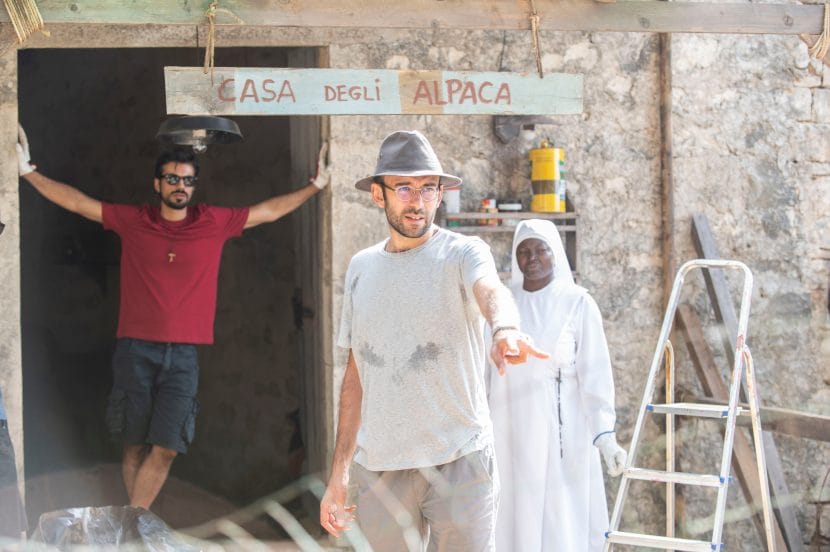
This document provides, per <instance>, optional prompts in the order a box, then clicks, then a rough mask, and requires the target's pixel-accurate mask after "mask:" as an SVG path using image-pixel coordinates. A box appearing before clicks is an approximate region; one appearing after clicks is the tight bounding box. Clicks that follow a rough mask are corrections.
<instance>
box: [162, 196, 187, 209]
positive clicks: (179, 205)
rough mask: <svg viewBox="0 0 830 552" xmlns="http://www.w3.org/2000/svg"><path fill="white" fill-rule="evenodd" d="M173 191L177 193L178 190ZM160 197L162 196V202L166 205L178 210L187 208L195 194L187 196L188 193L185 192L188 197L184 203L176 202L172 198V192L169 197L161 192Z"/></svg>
mask: <svg viewBox="0 0 830 552" xmlns="http://www.w3.org/2000/svg"><path fill="white" fill-rule="evenodd" d="M173 193H176V192H173ZM159 197H160V198H161V202H162V203H164V204H165V205H167V206H168V207H170V208H171V209H176V210H182V209H187V206H188V205H190V200H191V199H193V196H190V197H187V194H185V197H187V199H186V200H185V201H184V202H182V203H176V202H175V201H173V199H172V197H173V194H172V193H171V194H170V195H168V196H167V197H165V196H163V195H161V194H159Z"/></svg>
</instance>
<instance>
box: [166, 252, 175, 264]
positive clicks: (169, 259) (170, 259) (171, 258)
mask: <svg viewBox="0 0 830 552" xmlns="http://www.w3.org/2000/svg"><path fill="white" fill-rule="evenodd" d="M175 260H176V254H175V253H173V252H172V251H170V252H169V253H168V254H167V262H169V263H172V262H173V261H175Z"/></svg>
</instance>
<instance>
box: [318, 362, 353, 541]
mask: <svg viewBox="0 0 830 552" xmlns="http://www.w3.org/2000/svg"><path fill="white" fill-rule="evenodd" d="M362 401H363V386H362V385H361V383H360V374H359V373H358V371H357V364H356V363H355V360H354V354H353V353H352V351H351V350H349V361H348V363H347V364H346V373H345V374H343V386H342V388H341V390H340V409H339V416H338V422H337V438H336V440H335V443H334V458H333V459H332V464H331V477H329V482H328V486H327V487H326V493H325V494H324V495H323V499H322V500H321V501H320V525H322V526H323V529H325V530H326V531H328V532H329V533H331V534H332V535H334V536H335V537H337V536H339V535H340V533H341V531H344V530H346V529H347V528H348V525H349V522H350V521H351V520H352V517H353V516H352V513H353V512H354V510H355V507H354V506H347V505H346V498H347V495H348V489H349V468H350V467H351V464H352V457H353V456H354V453H355V449H356V448H357V430H358V429H359V428H360V406H361V402H362Z"/></svg>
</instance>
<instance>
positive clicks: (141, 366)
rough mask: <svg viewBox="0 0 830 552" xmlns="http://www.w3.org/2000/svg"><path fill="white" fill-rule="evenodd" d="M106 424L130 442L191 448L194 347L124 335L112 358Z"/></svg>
mask: <svg viewBox="0 0 830 552" xmlns="http://www.w3.org/2000/svg"><path fill="white" fill-rule="evenodd" d="M112 370H113V386H112V392H111V393H110V398H109V404H108V405H107V427H108V428H109V431H110V433H111V434H113V436H114V437H117V438H120V439H121V440H122V441H123V442H124V444H126V445H140V444H151V445H158V446H160V447H164V448H168V449H172V450H175V451H177V452H180V453H185V452H187V448H188V446H189V445H190V443H191V442H192V441H193V436H194V433H195V429H196V414H197V412H198V410H199V402H198V401H197V399H196V389H197V387H198V383H199V362H198V358H197V355H196V347H195V346H194V345H190V344H184V343H159V342H155V341H144V340H142V339H134V338H120V339H118V342H117V343H116V346H115V354H114V355H113V358H112Z"/></svg>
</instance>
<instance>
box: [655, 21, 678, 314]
mask: <svg viewBox="0 0 830 552" xmlns="http://www.w3.org/2000/svg"><path fill="white" fill-rule="evenodd" d="M659 42H660V63H659V67H660V183H661V190H662V195H661V199H662V203H661V206H662V210H661V213H662V224H663V226H662V232H661V233H662V241H663V308H664V309H665V308H666V306H667V305H668V304H669V296H670V295H671V289H672V285H673V283H674V273H675V272H677V263H676V262H675V260H674V174H673V172H672V157H673V156H672V93H671V91H672V78H671V77H672V74H671V71H672V64H671V42H672V37H671V34H668V33H660V41H659Z"/></svg>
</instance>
